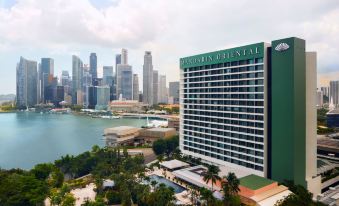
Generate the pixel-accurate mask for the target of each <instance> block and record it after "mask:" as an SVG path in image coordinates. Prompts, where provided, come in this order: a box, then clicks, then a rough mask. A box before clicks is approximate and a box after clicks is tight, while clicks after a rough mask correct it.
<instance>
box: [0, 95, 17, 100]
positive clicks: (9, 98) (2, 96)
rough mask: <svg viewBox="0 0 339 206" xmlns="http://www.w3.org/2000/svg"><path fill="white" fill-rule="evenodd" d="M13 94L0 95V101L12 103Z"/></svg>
mask: <svg viewBox="0 0 339 206" xmlns="http://www.w3.org/2000/svg"><path fill="white" fill-rule="evenodd" d="M14 99H15V94H0V101H2V102H3V101H13V100H14Z"/></svg>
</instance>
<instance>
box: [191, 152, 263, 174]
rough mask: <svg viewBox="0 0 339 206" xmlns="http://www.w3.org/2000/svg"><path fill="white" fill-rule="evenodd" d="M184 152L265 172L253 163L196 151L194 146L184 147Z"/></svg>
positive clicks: (261, 167)
mask: <svg viewBox="0 0 339 206" xmlns="http://www.w3.org/2000/svg"><path fill="white" fill-rule="evenodd" d="M184 150H187V151H190V152H194V153H197V154H201V155H204V156H207V157H212V158H216V159H219V160H223V161H226V162H230V163H233V164H237V165H241V166H244V167H247V168H252V169H255V170H258V171H263V170H264V168H263V166H260V165H257V164H253V163H249V162H244V161H241V160H237V159H233V158H231V157H229V156H222V155H220V154H215V153H211V152H207V151H203V150H201V149H196V148H194V147H192V146H184Z"/></svg>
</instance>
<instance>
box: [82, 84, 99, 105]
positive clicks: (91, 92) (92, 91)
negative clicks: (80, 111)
mask: <svg viewBox="0 0 339 206" xmlns="http://www.w3.org/2000/svg"><path fill="white" fill-rule="evenodd" d="M86 94H87V95H86V104H85V106H86V107H87V108H88V109H95V105H97V87H96V86H87V87H86Z"/></svg>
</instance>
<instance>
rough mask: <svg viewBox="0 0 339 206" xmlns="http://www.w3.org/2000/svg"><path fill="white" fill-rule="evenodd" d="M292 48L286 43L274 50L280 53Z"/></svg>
mask: <svg viewBox="0 0 339 206" xmlns="http://www.w3.org/2000/svg"><path fill="white" fill-rule="evenodd" d="M288 48H290V46H289V45H288V44H286V43H280V44H278V45H277V46H276V47H275V48H274V49H275V50H276V51H279V52H283V51H286V50H287V49H288Z"/></svg>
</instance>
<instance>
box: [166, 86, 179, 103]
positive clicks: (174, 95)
mask: <svg viewBox="0 0 339 206" xmlns="http://www.w3.org/2000/svg"><path fill="white" fill-rule="evenodd" d="M179 87H180V83H179V82H170V83H169V88H168V97H169V99H172V101H171V103H172V104H179Z"/></svg>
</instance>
